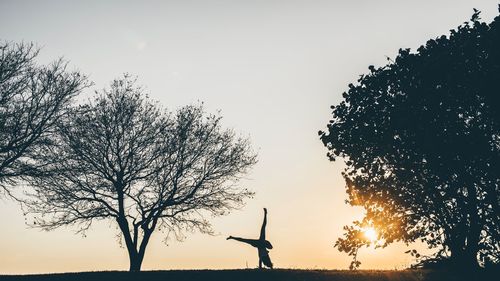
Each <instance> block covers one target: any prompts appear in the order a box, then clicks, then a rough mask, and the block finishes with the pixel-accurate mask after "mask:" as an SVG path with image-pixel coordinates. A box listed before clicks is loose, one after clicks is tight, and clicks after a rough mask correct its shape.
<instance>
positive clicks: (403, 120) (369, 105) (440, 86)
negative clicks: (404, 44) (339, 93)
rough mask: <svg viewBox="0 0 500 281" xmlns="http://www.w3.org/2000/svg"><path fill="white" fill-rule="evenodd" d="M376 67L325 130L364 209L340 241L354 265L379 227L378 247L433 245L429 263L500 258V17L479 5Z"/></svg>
mask: <svg viewBox="0 0 500 281" xmlns="http://www.w3.org/2000/svg"><path fill="white" fill-rule="evenodd" d="M369 70H370V73H369V74H367V75H362V76H361V77H360V78H359V80H358V83H357V84H356V85H353V84H349V90H348V91H347V92H345V93H344V94H343V97H344V100H343V101H342V102H341V103H340V104H339V105H336V106H332V109H333V118H332V120H330V123H329V124H328V130H327V132H321V131H320V136H321V140H322V141H323V143H324V145H325V146H326V147H327V148H328V150H329V153H328V157H329V158H330V160H332V161H333V160H335V159H336V158H342V159H345V163H346V168H345V170H344V172H343V176H344V178H345V180H346V188H347V193H348V195H349V200H348V202H349V203H350V204H351V205H356V206H362V207H364V209H365V210H366V214H365V217H364V218H363V219H362V220H361V221H355V222H354V224H353V225H352V226H346V227H345V228H344V229H345V231H346V232H345V236H344V237H343V238H339V239H338V240H337V242H336V244H335V246H336V247H337V248H338V249H339V250H340V251H344V252H347V253H348V254H349V255H352V256H353V257H354V260H353V263H352V264H351V267H352V268H356V267H358V266H359V261H357V259H356V255H357V252H358V249H359V248H360V247H362V246H369V245H370V244H373V243H374V241H371V240H369V239H367V238H365V236H364V235H363V230H364V229H365V228H366V227H374V228H375V229H377V232H378V235H379V241H376V242H375V244H376V245H375V246H376V247H385V246H387V245H388V244H390V243H392V242H394V241H403V242H406V243H410V242H413V241H416V240H422V241H424V242H426V243H427V244H428V246H429V247H431V248H436V249H437V251H436V256H435V257H433V258H432V259H430V257H428V258H427V259H424V260H426V261H424V264H425V263H426V262H427V263H431V262H435V261H436V260H443V261H444V260H446V262H448V263H449V264H450V265H454V266H464V268H471V267H477V265H478V263H479V265H481V266H488V265H491V264H498V263H499V262H500V254H499V253H500V209H499V204H500V192H499V185H500V177H499V175H500V173H499V171H500V166H499V164H500V162H499V161H500V111H499V110H498V108H500V95H499V88H498V81H500V80H499V79H500V17H496V18H495V19H494V21H493V22H492V23H490V24H486V23H484V22H480V19H479V12H478V11H477V10H475V13H474V15H473V16H472V19H471V21H470V22H465V23H464V24H463V25H461V26H459V27H458V28H457V29H456V30H452V31H451V34H450V35H449V36H448V37H447V36H444V35H443V36H441V37H439V38H436V39H434V40H429V41H428V42H427V43H426V44H425V45H423V46H421V47H420V48H418V49H417V51H416V52H413V53H412V52H410V50H409V49H400V50H399V54H398V56H397V57H396V59H395V60H394V61H390V62H389V63H388V64H387V65H386V66H384V67H381V68H375V67H374V66H370V67H369ZM411 253H412V254H414V255H415V256H416V257H417V258H419V259H422V258H423V257H420V256H419V255H418V253H416V252H415V251H411Z"/></svg>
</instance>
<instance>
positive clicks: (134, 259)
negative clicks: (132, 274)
mask: <svg viewBox="0 0 500 281" xmlns="http://www.w3.org/2000/svg"><path fill="white" fill-rule="evenodd" d="M129 260H130V267H129V271H141V266H142V261H143V260H144V254H142V255H141V254H139V253H133V254H130V252H129Z"/></svg>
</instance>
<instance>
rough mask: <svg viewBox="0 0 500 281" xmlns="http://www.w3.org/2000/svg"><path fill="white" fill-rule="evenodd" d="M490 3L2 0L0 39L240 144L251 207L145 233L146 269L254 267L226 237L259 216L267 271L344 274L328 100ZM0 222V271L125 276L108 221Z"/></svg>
mask: <svg viewBox="0 0 500 281" xmlns="http://www.w3.org/2000/svg"><path fill="white" fill-rule="evenodd" d="M497 7H498V1H494V0H482V1H474V0H467V1H465V0H441V1H435V0H433V1H430V0H421V1H401V0H393V1H389V0H379V1H372V0H363V1H362V0H349V1H347V0H346V1H333V0H331V1H318V0H304V1H276V0H256V1H237V0H233V1H229V0H227V1H215V0H213V1H209V0H205V1H201V0H200V1H191V0H187V1H123V0H122V1H23V0H20V1H6V0H0V40H5V41H9V42H22V41H24V42H34V43H36V44H37V45H38V46H40V47H41V48H42V50H41V54H40V56H39V61H40V63H48V62H50V61H53V60H55V59H57V58H59V57H64V58H65V59H66V60H68V61H69V62H70V64H69V69H76V70H79V71H82V72H83V73H85V74H87V75H88V76H89V79H90V80H91V81H93V82H94V86H93V87H92V88H90V89H87V90H86V91H85V92H84V93H83V94H82V96H84V97H85V96H90V95H91V94H92V92H93V91H95V90H99V89H102V88H104V87H107V86H108V85H109V83H110V81H111V80H112V79H114V78H118V77H120V76H121V75H122V74H123V73H130V74H132V75H137V77H138V82H139V83H140V84H141V85H143V86H144V87H145V92H146V93H148V94H149V95H150V97H152V98H153V99H156V100H158V101H160V103H161V104H162V105H163V106H165V107H167V108H168V109H171V110H175V109H176V108H178V107H180V106H183V105H186V104H193V103H196V102H198V101H202V102H204V104H205V106H206V109H207V111H208V112H216V111H218V110H220V112H221V114H222V116H223V124H224V126H225V127H229V128H234V129H235V130H236V131H237V132H239V133H241V134H242V135H245V136H249V138H250V139H251V141H252V144H253V147H254V148H255V149H256V151H257V152H258V154H259V162H258V164H257V165H256V166H255V167H254V169H253V170H252V172H251V173H250V174H248V175H247V177H246V179H245V180H243V181H242V182H240V186H241V187H246V188H249V189H251V190H253V191H255V192H256V196H255V198H253V199H250V200H248V201H247V204H246V206H245V207H244V208H242V209H241V210H237V211H234V212H232V213H231V214H230V215H228V216H224V217H217V218H213V219H211V222H212V223H213V227H214V230H215V235H214V236H209V235H204V234H199V233H186V237H185V239H184V240H183V241H176V240H172V239H169V240H167V241H164V240H165V239H164V238H165V236H164V235H162V234H160V233H156V234H154V235H153V238H152V241H151V243H150V244H149V246H148V249H147V252H146V256H145V260H144V263H143V269H144V270H153V269H154V270H157V269H206V268H208V269H221V268H246V267H250V268H253V267H255V266H256V265H257V262H258V258H257V251H256V250H255V249H253V248H251V247H248V246H246V245H243V244H239V243H236V242H234V241H226V239H225V238H226V237H227V236H228V235H234V236H242V237H247V238H252V237H255V238H257V237H258V234H259V230H260V224H261V222H262V216H263V213H262V208H263V207H267V208H268V210H269V215H268V227H267V238H268V240H270V241H271V242H272V244H273V246H274V249H273V250H271V251H270V256H271V259H272V260H273V263H274V264H275V266H276V267H280V268H307V269H346V268H347V267H348V265H349V262H350V257H349V256H347V255H346V254H344V253H340V252H338V251H337V250H336V249H335V248H334V247H333V244H334V242H335V240H336V239H337V238H338V237H339V236H341V235H342V231H343V230H342V227H343V226H344V225H348V224H350V223H351V222H352V221H353V220H356V219H360V218H361V217H362V216H363V210H362V209H360V208H354V207H351V206H349V205H347V204H345V200H346V199H347V195H346V193H345V188H344V186H345V185H344V181H343V179H342V177H341V171H342V169H343V165H342V163H341V161H337V162H329V161H328V159H327V157H326V152H327V151H326V149H325V148H324V147H323V145H322V143H321V142H320V141H319V139H318V135H317V132H318V130H320V129H324V128H325V127H326V124H327V123H328V120H329V118H330V116H331V109H330V105H335V104H337V103H339V102H340V101H341V99H342V96H341V95H342V92H344V91H345V90H347V85H348V84H349V83H351V82H355V81H356V80H357V79H358V77H359V75H361V74H363V73H367V72H368V66H369V65H375V66H382V65H384V64H385V63H386V62H387V57H391V58H394V57H395V55H396V54H397V51H398V49H399V48H412V49H416V48H417V47H418V46H420V45H421V44H423V43H425V42H426V40H428V39H431V38H435V37H437V36H440V35H442V34H448V32H449V30H450V29H453V28H455V27H457V26H458V25H459V24H461V23H463V22H464V21H466V20H468V19H470V17H471V15H472V13H473V8H477V9H479V10H481V11H482V14H481V17H482V19H483V20H485V21H487V22H489V21H491V20H492V19H493V17H495V16H496V15H497V14H498V8H497ZM0 219H2V221H4V223H3V224H2V230H1V231H0V249H1V250H0V274H13V273H42V272H74V271H90V270H127V269H128V256H127V253H126V249H125V248H123V247H120V245H119V243H118V242H117V239H116V236H117V235H118V234H119V232H118V230H117V229H116V226H115V225H114V224H113V222H112V221H110V222H102V223H98V224H95V225H94V226H93V228H92V229H91V230H90V231H89V232H87V234H86V236H82V235H78V234H75V232H76V229H74V228H60V229H57V230H54V231H51V232H45V231H41V230H39V229H33V228H29V227H27V226H26V224H25V219H24V217H23V215H22V211H21V209H20V208H19V206H18V205H17V204H15V203H14V202H13V201H12V200H9V199H5V198H3V199H0ZM414 248H415V249H420V250H422V251H423V252H424V253H425V252H426V251H425V247H424V246H423V245H421V244H414V245H409V246H406V245H402V244H395V245H392V246H389V247H387V248H385V249H382V250H381V249H377V250H374V249H372V248H363V249H361V250H360V252H359V255H358V259H359V260H361V262H362V265H361V268H362V269H403V268H405V267H408V266H409V265H410V264H411V263H412V261H413V260H412V259H411V258H410V257H409V256H408V255H407V254H404V251H405V250H407V249H414Z"/></svg>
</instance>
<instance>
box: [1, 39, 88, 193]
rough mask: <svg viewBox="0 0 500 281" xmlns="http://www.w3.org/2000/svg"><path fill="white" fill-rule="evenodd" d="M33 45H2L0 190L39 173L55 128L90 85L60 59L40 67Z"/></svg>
mask: <svg viewBox="0 0 500 281" xmlns="http://www.w3.org/2000/svg"><path fill="white" fill-rule="evenodd" d="M38 53H39V50H38V49H37V48H35V47H34V45H33V44H23V43H21V44H13V43H0V95H1V96H0V192H3V193H4V194H5V193H6V194H9V195H12V194H11V188H12V186H13V185H15V184H16V182H17V181H18V180H19V179H21V178H22V177H25V176H29V175H30V174H33V173H39V172H40V170H39V168H40V167H41V165H43V163H40V162H39V161H38V160H39V159H38V158H39V156H40V151H41V150H43V148H44V147H46V146H48V145H50V144H51V134H52V131H53V129H54V127H55V124H56V123H57V122H58V121H59V120H60V119H61V116H63V115H64V114H65V112H66V108H67V107H68V104H69V103H70V102H71V101H72V99H73V97H75V96H76V95H77V94H78V93H79V92H80V90H81V89H82V88H84V87H86V86H88V83H87V82H86V78H85V76H84V75H82V74H80V73H79V72H68V71H66V63H65V62H64V61H63V60H58V61H56V62H54V63H52V64H50V65H48V66H38V65H36V63H35V59H36V57H37V55H38Z"/></svg>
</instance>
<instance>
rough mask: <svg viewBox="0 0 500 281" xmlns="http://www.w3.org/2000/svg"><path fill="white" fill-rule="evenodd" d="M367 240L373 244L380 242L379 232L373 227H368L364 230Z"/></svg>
mask: <svg viewBox="0 0 500 281" xmlns="http://www.w3.org/2000/svg"><path fill="white" fill-rule="evenodd" d="M363 233H364V234H365V237H366V239H368V240H370V241H371V242H372V243H373V242H375V241H377V240H378V234H377V231H375V228H373V227H367V228H365V229H364V230H363Z"/></svg>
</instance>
